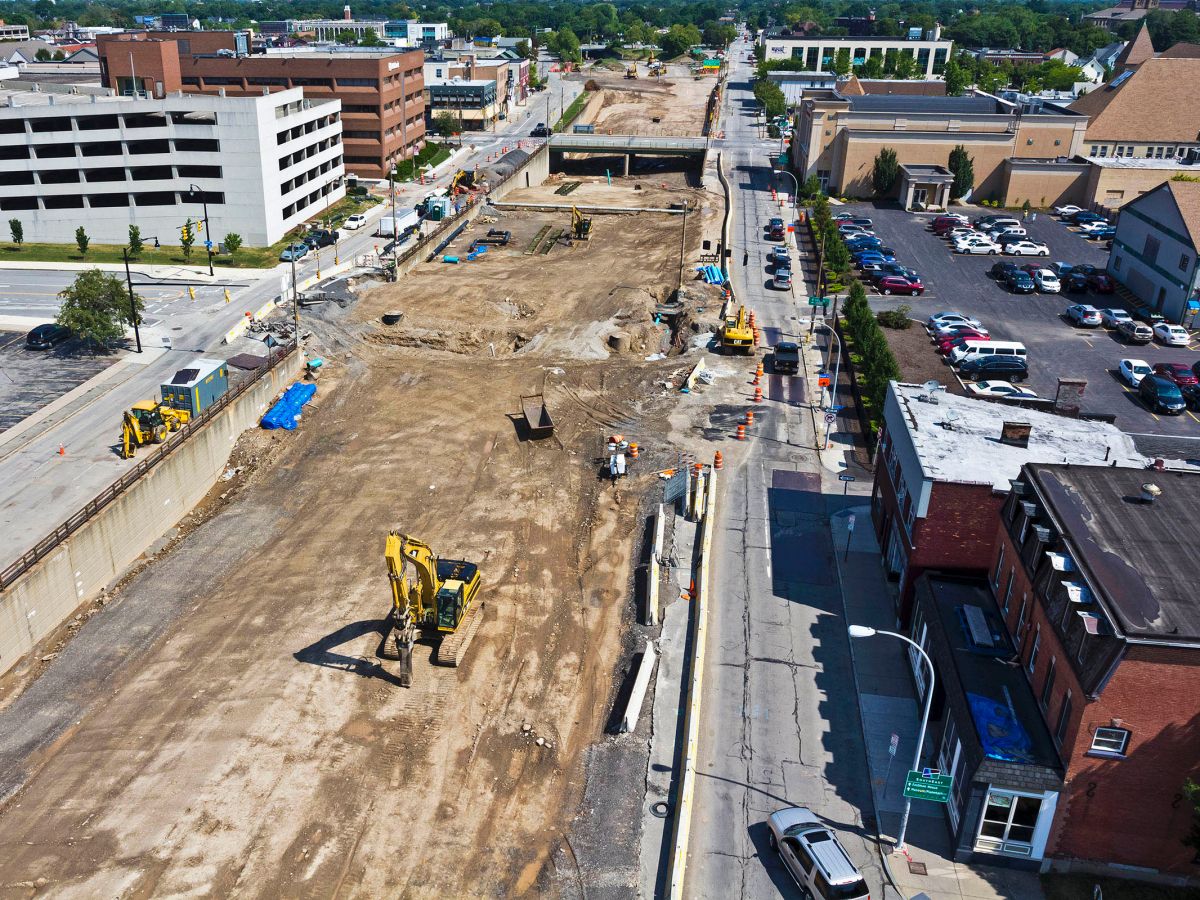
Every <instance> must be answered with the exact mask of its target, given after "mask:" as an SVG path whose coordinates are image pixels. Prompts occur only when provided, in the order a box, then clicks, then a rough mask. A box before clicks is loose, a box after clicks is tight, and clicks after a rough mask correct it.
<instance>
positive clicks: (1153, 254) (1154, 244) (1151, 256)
mask: <svg viewBox="0 0 1200 900" xmlns="http://www.w3.org/2000/svg"><path fill="white" fill-rule="evenodd" d="M1159 246H1160V245H1159V243H1158V238H1156V237H1155V236H1154V235H1152V234H1148V235H1146V246H1145V247H1143V248H1142V256H1143V257H1145V259H1146V262H1150V263H1152V262H1154V261H1155V260H1156V259H1158V248H1159Z"/></svg>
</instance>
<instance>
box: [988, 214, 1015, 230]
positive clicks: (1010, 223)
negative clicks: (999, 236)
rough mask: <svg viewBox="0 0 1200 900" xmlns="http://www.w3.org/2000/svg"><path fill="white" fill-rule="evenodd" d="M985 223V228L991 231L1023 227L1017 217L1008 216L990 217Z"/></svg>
mask: <svg viewBox="0 0 1200 900" xmlns="http://www.w3.org/2000/svg"><path fill="white" fill-rule="evenodd" d="M983 225H984V229H983V230H985V231H991V232H995V231H1001V230H1003V229H1008V228H1020V227H1021V223H1020V222H1018V221H1017V220H1016V219H1012V218H1009V217H1008V216H996V217H995V218H994V219H993V218H990V217H989V218H988V219H986V220H985V221H984V223H983Z"/></svg>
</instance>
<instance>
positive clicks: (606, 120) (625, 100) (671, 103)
mask: <svg viewBox="0 0 1200 900" xmlns="http://www.w3.org/2000/svg"><path fill="white" fill-rule="evenodd" d="M639 68H640V69H641V77H640V78H626V77H625V76H624V75H623V74H618V73H610V72H592V73H589V74H590V75H591V78H590V80H591V81H592V82H594V87H595V89H596V93H595V94H593V95H592V97H590V98H589V100H588V105H587V107H586V108H585V109H584V111H583V113H581V114H580V116H579V119H578V120H577V121H578V122H579V123H590V124H593V125H595V126H596V132H597V133H598V134H637V135H668V136H672V137H695V136H699V135H700V133H701V131H702V129H703V128H704V110H705V105H706V103H707V102H708V95H709V92H710V91H711V90H712V88H713V84H714V82H713V81H712V80H711V79H702V80H699V81H697V80H694V79H692V78H670V79H668V78H650V77H648V76H647V75H646V67H645V65H644V64H640V63H639ZM591 87H592V86H589V89H591Z"/></svg>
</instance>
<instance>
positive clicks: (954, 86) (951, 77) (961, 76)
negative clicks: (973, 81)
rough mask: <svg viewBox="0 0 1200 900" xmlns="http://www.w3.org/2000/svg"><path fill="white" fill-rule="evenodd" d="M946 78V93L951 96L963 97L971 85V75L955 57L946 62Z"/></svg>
mask: <svg viewBox="0 0 1200 900" xmlns="http://www.w3.org/2000/svg"><path fill="white" fill-rule="evenodd" d="M943 76H944V77H945V79H946V93H947V94H948V95H949V96H951V97H961V96H962V95H963V94H964V93H966V90H967V87H968V86H969V85H970V76H969V75H968V74H967V72H966V71H965V70H964V69H963V67H962V66H960V65H959V64H958V61H957V60H955V59H950V60H948V61H947V62H946V69H945V72H944V73H943Z"/></svg>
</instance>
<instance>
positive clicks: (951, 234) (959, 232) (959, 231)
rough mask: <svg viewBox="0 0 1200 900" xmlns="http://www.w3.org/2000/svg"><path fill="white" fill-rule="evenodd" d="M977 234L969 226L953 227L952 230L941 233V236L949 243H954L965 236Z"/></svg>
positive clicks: (948, 229)
mask: <svg viewBox="0 0 1200 900" xmlns="http://www.w3.org/2000/svg"><path fill="white" fill-rule="evenodd" d="M975 234H979V232H978V231H976V230H975V229H974V228H972V227H971V226H969V225H955V226H954V227H953V228H947V229H946V230H945V231H943V232H942V233H941V236H942V237H944V238H946V239H947V240H950V241H956V240H958V239H959V238H961V237H966V236H967V235H975Z"/></svg>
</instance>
